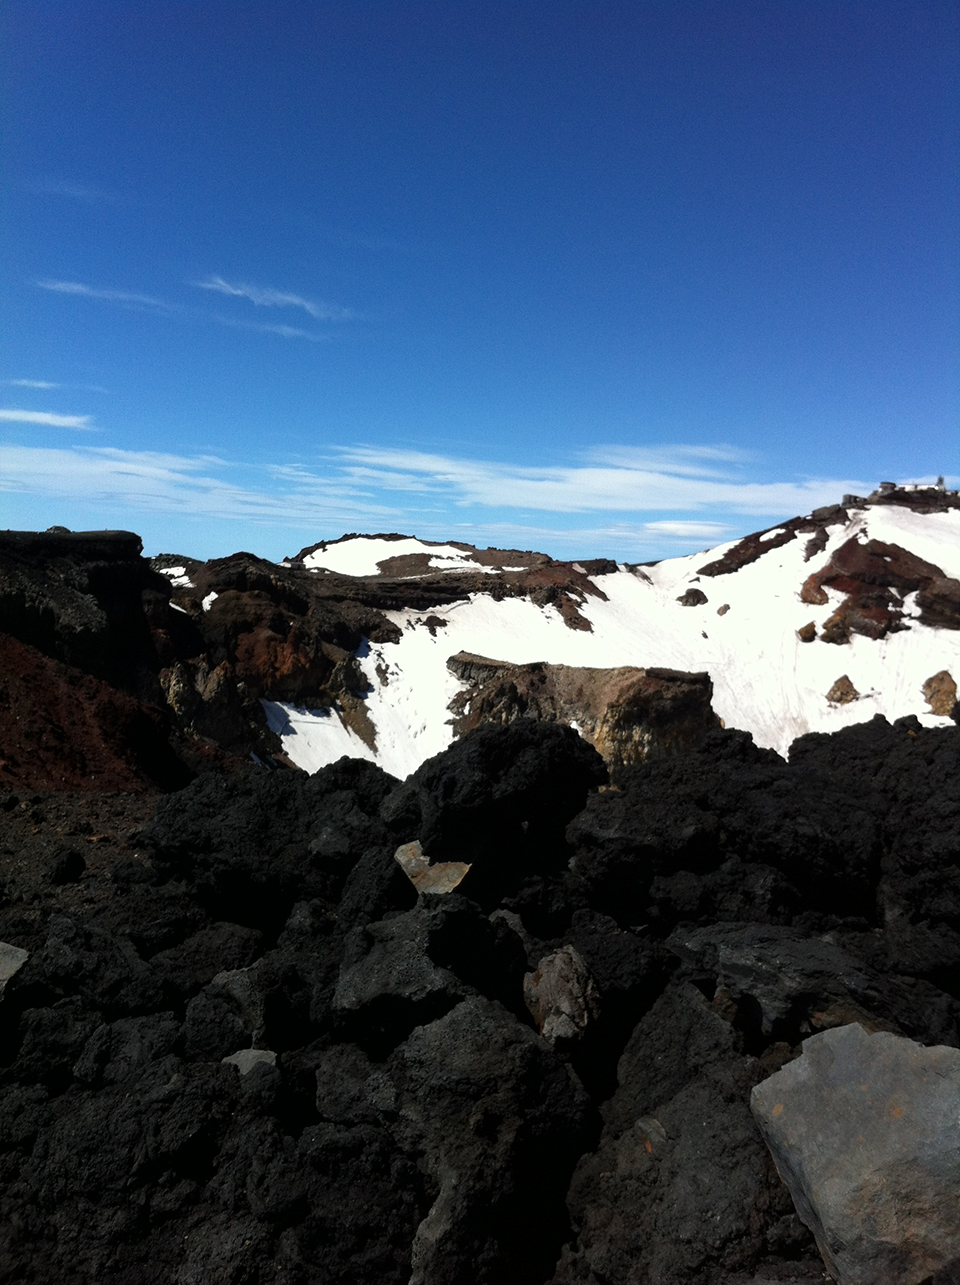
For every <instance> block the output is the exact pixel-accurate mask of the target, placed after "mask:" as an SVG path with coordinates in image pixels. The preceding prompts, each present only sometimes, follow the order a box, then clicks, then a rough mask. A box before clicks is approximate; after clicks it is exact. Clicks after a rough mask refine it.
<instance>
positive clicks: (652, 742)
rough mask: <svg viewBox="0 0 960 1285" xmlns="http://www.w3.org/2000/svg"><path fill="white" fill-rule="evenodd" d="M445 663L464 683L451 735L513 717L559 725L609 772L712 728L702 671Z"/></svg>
mask: <svg viewBox="0 0 960 1285" xmlns="http://www.w3.org/2000/svg"><path fill="white" fill-rule="evenodd" d="M447 666H448V668H449V669H450V670H451V671H452V672H453V673H454V674H456V675H457V677H458V678H459V679H460V680H461V681H462V682H465V683H467V684H468V687H467V689H466V690H465V691H464V692H461V693H460V694H459V695H458V696H456V697H455V698H454V701H453V702H452V703H451V706H450V708H451V712H452V713H453V714H454V715H455V721H454V728H455V731H456V733H457V735H458V736H462V735H464V734H465V733H466V732H469V731H471V730H472V729H473V728H475V727H479V726H480V725H481V724H483V723H499V724H506V723H512V722H513V721H514V720H515V719H518V718H532V719H537V720H541V721H544V722H552V723H553V722H555V723H566V724H568V725H569V726H572V727H576V729H577V730H578V731H579V733H580V735H581V736H582V737H583V738H584V739H585V740H586V741H589V742H590V744H591V745H593V746H594V747H595V748H596V749H597V750H598V751H599V752H600V754H601V755H602V756H603V758H604V761H605V762H606V763H607V765H608V767H610V768H612V769H616V768H618V767H624V766H626V765H627V764H629V763H638V762H643V761H644V760H646V759H648V758H660V757H662V756H664V755H670V754H677V753H681V752H684V751H686V750H689V749H693V748H695V747H696V746H697V745H699V744H700V743H701V742H702V741H703V738H704V737H705V736H706V735H707V733H708V732H710V731H712V730H713V729H714V728H715V727H717V726H719V720H718V719H717V716H716V714H715V713H714V712H713V709H712V708H711V705H710V700H711V697H712V695H713V684H712V682H711V681H710V677H709V675H707V674H687V673H680V672H678V671H677V670H672V669H638V668H634V667H632V666H624V667H622V668H619V669H588V668H579V667H576V666H571V665H548V664H546V663H543V662H536V663H534V664H531V665H511V664H508V663H506V662H504V661H496V660H489V659H487V658H486V657H483V656H473V655H471V654H470V653H468V652H459V653H458V654H457V655H456V656H451V657H450V659H449V660H448V661H447Z"/></svg>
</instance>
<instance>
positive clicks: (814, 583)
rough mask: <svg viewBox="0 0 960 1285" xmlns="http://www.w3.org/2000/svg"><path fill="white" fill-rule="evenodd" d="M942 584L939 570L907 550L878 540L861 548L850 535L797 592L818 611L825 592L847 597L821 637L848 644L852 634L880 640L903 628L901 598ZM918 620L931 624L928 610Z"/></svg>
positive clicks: (941, 574) (825, 639) (824, 599)
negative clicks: (815, 606)
mask: <svg viewBox="0 0 960 1285" xmlns="http://www.w3.org/2000/svg"><path fill="white" fill-rule="evenodd" d="M943 581H944V576H943V572H942V571H941V570H940V568H939V567H937V566H934V565H933V563H931V562H925V561H924V559H923V558H918V557H917V556H916V554H914V553H911V552H910V551H909V550H908V549H903V548H901V547H900V545H898V544H884V543H883V542H882V541H880V540H868V541H867V542H866V543H865V544H861V543H860V541H859V540H858V539H857V538H856V537H855V536H854V537H853V538H852V539H850V540H847V541H846V542H845V543H844V544H842V545H841V546H840V547H839V549H836V550H835V551H834V553H833V554H832V555H831V556H830V558H829V559H828V560H827V562H826V563H825V564H824V565H823V566H822V567H820V568H819V570H817V571H815V572H813V574H812V575H810V576H808V577H807V579H806V580H805V581H804V583H803V586H802V588H801V590H800V598H801V601H803V602H808V603H811V604H816V605H820V606H822V605H824V604H825V603H827V602H828V601H829V597H828V595H827V593H826V589H828V588H829V589H834V590H836V591H837V592H838V593H843V594H845V595H846V598H845V599H844V601H843V602H842V603H841V604H840V606H839V607H838V608H837V610H836V611H835V612H834V613H833V615H832V616H831V617H830V619H829V620H828V621H827V622H826V623H825V625H824V627H823V632H822V634H821V638H822V640H823V641H824V642H832V643H844V642H849V640H850V635H851V634H863V635H864V636H866V637H867V638H883V637H884V636H885V635H886V634H887V633H889V632H890V631H891V630H896V629H901V628H904V627H905V626H904V624H903V600H904V597H905V596H906V595H907V594H908V593H913V592H915V591H916V590H918V589H919V590H921V591H922V590H925V589H928V588H929V587H930V586H932V585H934V584H937V583H943ZM958 589H960V586H958ZM958 606H960V598H958ZM947 614H949V613H947ZM921 621H922V622H923V623H924V624H930V623H934V622H933V621H931V619H930V618H929V611H928V612H927V613H926V614H923V613H921ZM958 627H960V611H958Z"/></svg>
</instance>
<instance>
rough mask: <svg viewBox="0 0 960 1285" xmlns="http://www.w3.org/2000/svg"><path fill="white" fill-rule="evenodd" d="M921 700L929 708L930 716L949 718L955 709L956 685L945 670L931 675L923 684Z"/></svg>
mask: <svg viewBox="0 0 960 1285" xmlns="http://www.w3.org/2000/svg"><path fill="white" fill-rule="evenodd" d="M923 699H924V700H925V701H926V702H927V704H928V705H929V706H930V713H931V714H943V715H946V717H947V718H950V717H951V716H952V714H953V712H954V710H955V709H956V707H957V684H956V682H955V681H954V678H953V675H952V674H951V673H950V672H949V671H948V670H946V669H941V670H940V672H939V673H937V674H932V675H931V676H930V677H929V678H928V679H927V681H926V682H925V683H924V684H923Z"/></svg>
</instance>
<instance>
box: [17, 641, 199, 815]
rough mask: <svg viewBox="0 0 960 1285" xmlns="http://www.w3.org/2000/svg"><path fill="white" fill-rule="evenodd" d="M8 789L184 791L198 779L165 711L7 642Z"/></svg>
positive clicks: (18, 645) (41, 655) (31, 648)
mask: <svg viewBox="0 0 960 1285" xmlns="http://www.w3.org/2000/svg"><path fill="white" fill-rule="evenodd" d="M0 725H2V732H0V782H2V783H3V784H4V785H6V786H11V785H12V786H17V787H18V788H20V789H26V790H110V791H112V790H126V791H139V790H157V789H177V788H179V787H180V786H182V785H185V784H186V783H187V782H188V781H189V779H190V777H191V775H192V773H191V772H190V770H189V768H188V767H187V766H186V765H185V764H184V763H183V762H182V761H181V760H180V759H179V758H178V757H177V755H176V754H175V753H174V751H173V750H172V749H171V747H170V744H169V742H168V737H169V734H170V730H171V729H170V726H169V724H168V723H167V722H166V721H165V719H164V717H163V715H162V714H161V712H160V710H158V709H157V708H156V707H155V706H151V705H147V704H145V703H144V702H142V701H139V700H137V699H135V698H134V697H132V696H129V695H127V694H126V693H125V692H120V691H117V690H116V689H115V688H113V687H110V686H109V685H108V684H107V683H105V682H103V681H102V680H100V679H98V678H94V677H93V676H92V675H90V674H85V673H83V672H82V671H80V670H78V669H74V668H72V667H70V666H69V665H64V664H62V663H61V662H60V661H57V660H52V659H51V658H50V657H49V656H44V655H43V653H42V652H40V651H38V650H37V649H36V648H35V647H29V646H27V644H26V643H22V642H19V641H17V640H16V639H15V638H10V637H8V636H7V635H6V634H0Z"/></svg>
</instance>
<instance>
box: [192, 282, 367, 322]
mask: <svg viewBox="0 0 960 1285" xmlns="http://www.w3.org/2000/svg"><path fill="white" fill-rule="evenodd" d="M194 284H195V285H196V286H197V287H198V289H200V290H215V291H216V292H217V293H218V294H225V295H230V296H232V297H233V298H235V299H247V300H249V302H250V303H253V304H256V305H257V307H261V308H302V309H303V310H304V312H307V313H309V314H310V316H311V317H313V318H315V319H316V320H317V321H349V320H351V319H352V318H354V317H355V316H356V313H355V312H352V311H351V310H350V309H349V308H340V307H337V306H336V305H334V304H330V303H321V302H320V301H318V300H314V299H305V298H304V297H303V296H302V295H299V294H292V293H291V292H290V291H289V290H273V289H271V288H270V287H269V286H250V285H246V284H244V283H243V282H231V281H224V279H223V277H207V278H206V280H205V281H196V282H194Z"/></svg>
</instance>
